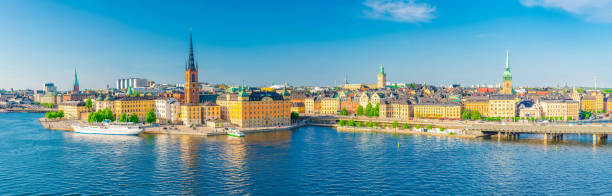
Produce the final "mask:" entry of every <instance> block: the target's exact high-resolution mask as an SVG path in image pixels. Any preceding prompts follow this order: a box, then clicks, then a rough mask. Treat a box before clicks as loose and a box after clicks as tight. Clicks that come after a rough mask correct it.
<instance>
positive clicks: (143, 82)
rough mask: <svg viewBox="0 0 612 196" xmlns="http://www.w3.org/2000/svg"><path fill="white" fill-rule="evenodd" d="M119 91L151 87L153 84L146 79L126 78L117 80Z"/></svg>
mask: <svg viewBox="0 0 612 196" xmlns="http://www.w3.org/2000/svg"><path fill="white" fill-rule="evenodd" d="M116 83H117V84H116V87H117V89H127V88H129V87H131V88H145V87H149V86H150V85H151V84H152V83H151V82H149V81H147V79H144V78H125V79H117V82H116Z"/></svg>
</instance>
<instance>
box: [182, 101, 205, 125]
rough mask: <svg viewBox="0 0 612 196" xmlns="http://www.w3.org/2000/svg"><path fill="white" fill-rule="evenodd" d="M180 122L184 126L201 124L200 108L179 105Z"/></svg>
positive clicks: (191, 105) (192, 105)
mask: <svg viewBox="0 0 612 196" xmlns="http://www.w3.org/2000/svg"><path fill="white" fill-rule="evenodd" d="M181 121H183V124H184V125H189V126H191V125H200V124H202V106H199V105H195V104H184V105H181Z"/></svg>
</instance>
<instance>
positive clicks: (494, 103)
mask: <svg viewBox="0 0 612 196" xmlns="http://www.w3.org/2000/svg"><path fill="white" fill-rule="evenodd" d="M517 102H518V100H517V99H516V98H515V97H514V96H513V95H492V96H491V97H490V98H489V117H501V118H514V117H516V103H517Z"/></svg>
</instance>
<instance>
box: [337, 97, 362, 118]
mask: <svg viewBox="0 0 612 196" xmlns="http://www.w3.org/2000/svg"><path fill="white" fill-rule="evenodd" d="M356 98H358V97H356V96H350V95H347V96H344V97H340V110H342V109H346V111H348V112H349V114H354V113H355V112H356V111H357V108H358V107H359V100H358V99H356Z"/></svg>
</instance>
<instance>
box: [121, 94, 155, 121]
mask: <svg viewBox="0 0 612 196" xmlns="http://www.w3.org/2000/svg"><path fill="white" fill-rule="evenodd" d="M155 99H156V98H154V97H122V98H119V99H117V100H116V101H115V116H116V119H119V118H121V115H122V114H126V115H127V116H130V115H131V114H136V116H138V119H139V120H140V121H145V118H146V116H147V112H149V110H153V111H155Z"/></svg>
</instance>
